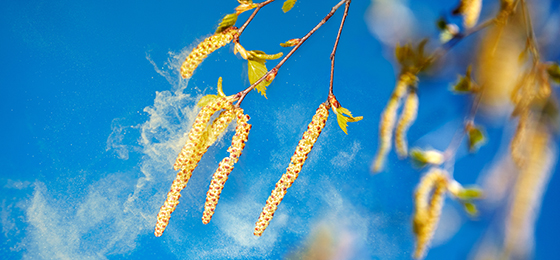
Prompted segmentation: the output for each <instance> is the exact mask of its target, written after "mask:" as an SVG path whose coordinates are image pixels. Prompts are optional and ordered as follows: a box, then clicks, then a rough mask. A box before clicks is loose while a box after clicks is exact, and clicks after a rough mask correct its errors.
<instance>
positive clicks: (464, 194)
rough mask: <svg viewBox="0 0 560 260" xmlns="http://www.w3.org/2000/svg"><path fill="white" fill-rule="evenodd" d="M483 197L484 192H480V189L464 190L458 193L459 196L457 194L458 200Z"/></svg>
mask: <svg viewBox="0 0 560 260" xmlns="http://www.w3.org/2000/svg"><path fill="white" fill-rule="evenodd" d="M483 196H484V192H482V189H480V188H478V187H470V188H464V189H461V191H459V194H457V198H459V199H460V200H475V199H482V197H483Z"/></svg>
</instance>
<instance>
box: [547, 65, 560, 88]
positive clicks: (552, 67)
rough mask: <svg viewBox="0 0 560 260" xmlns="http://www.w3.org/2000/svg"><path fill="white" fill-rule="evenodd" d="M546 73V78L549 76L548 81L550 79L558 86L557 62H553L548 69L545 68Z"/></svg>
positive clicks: (558, 71) (559, 75)
mask: <svg viewBox="0 0 560 260" xmlns="http://www.w3.org/2000/svg"><path fill="white" fill-rule="evenodd" d="M546 71H547V72H548V76H550V79H552V80H553V81H554V82H556V83H557V84H560V66H559V65H558V63H557V62H554V63H552V65H550V66H548V68H546Z"/></svg>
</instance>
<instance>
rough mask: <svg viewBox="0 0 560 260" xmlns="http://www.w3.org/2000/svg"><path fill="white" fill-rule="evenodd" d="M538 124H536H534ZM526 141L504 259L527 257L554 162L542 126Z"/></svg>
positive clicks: (548, 137)
mask: <svg viewBox="0 0 560 260" xmlns="http://www.w3.org/2000/svg"><path fill="white" fill-rule="evenodd" d="M537 124H538V123H537ZM529 135H530V136H528V137H527V140H526V145H527V146H528V147H527V150H528V151H527V158H526V161H525V163H524V165H523V166H522V167H521V170H520V172H519V176H517V180H516V182H515V186H514V187H513V191H512V199H511V207H510V209H509V214H508V216H507V220H506V222H505V241H504V254H505V256H509V257H505V258H504V259H510V258H511V259H521V258H524V257H526V256H527V255H526V254H527V253H528V250H529V244H530V243H531V242H530V241H532V236H533V234H534V227H533V226H534V223H535V221H536V218H537V217H538V212H539V207H540V203H541V201H542V195H543V193H544V192H545V190H546V183H547V182H548V180H549V178H550V171H551V167H552V163H553V160H555V159H556V158H555V157H553V156H554V152H553V150H552V149H550V147H549V143H551V140H550V136H549V133H548V132H547V130H546V129H545V127H544V126H542V125H540V126H539V125H537V126H536V129H535V130H534V131H532V133H530V134H529Z"/></svg>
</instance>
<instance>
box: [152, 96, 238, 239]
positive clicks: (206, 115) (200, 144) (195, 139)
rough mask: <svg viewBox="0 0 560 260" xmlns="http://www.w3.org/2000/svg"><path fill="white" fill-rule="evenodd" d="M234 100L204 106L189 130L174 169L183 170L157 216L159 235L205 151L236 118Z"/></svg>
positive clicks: (222, 100)
mask: <svg viewBox="0 0 560 260" xmlns="http://www.w3.org/2000/svg"><path fill="white" fill-rule="evenodd" d="M232 103H233V100H232V99H231V98H230V97H218V98H216V99H214V100H213V101H211V102H210V103H209V104H208V105H206V106H204V107H203V108H202V109H201V111H200V112H199V113H198V115H197V117H196V119H195V122H194V124H193V126H192V129H191V131H190V133H189V138H188V140H187V143H186V144H185V146H184V147H183V150H182V151H181V152H180V153H179V156H178V157H177V160H176V162H175V170H178V169H180V171H179V173H177V177H175V180H173V183H172V184H171V189H170V190H169V192H168V193H167V198H166V200H165V202H164V203H163V206H161V208H160V210H159V213H158V215H157V223H156V227H155V231H154V234H155V236H156V237H159V236H161V235H162V234H163V231H165V228H166V227H167V225H168V224H169V219H170V218H171V213H173V211H175V208H177V205H178V204H179V198H180V197H181V190H183V189H184V188H185V187H186V185H187V183H188V181H189V179H190V178H191V176H192V172H193V171H194V169H195V168H196V166H197V165H198V162H199V161H200V159H201V158H202V156H203V155H204V153H206V151H207V150H208V147H209V146H210V145H212V143H213V142H214V141H215V140H216V138H217V137H218V136H219V135H220V134H221V133H222V132H223V131H225V129H226V128H227V126H228V125H229V123H230V122H231V120H232V119H233V117H234V114H233V112H231V111H230V110H233V108H232ZM223 108H226V109H227V110H225V111H223V112H222V113H220V115H219V116H218V117H217V118H216V120H214V122H213V123H212V125H210V126H209V127H207V124H208V121H210V117H211V116H212V115H213V114H214V113H215V112H216V111H218V110H220V109H223ZM228 111H229V112H228ZM204 137H206V138H204Z"/></svg>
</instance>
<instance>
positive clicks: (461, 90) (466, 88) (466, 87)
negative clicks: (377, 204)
mask: <svg viewBox="0 0 560 260" xmlns="http://www.w3.org/2000/svg"><path fill="white" fill-rule="evenodd" d="M471 70H472V69H471V66H469V67H468V68H467V73H466V74H465V76H464V77H463V76H460V75H459V80H458V81H457V83H456V84H455V85H454V86H453V87H452V88H451V90H452V91H453V92H455V93H456V94H467V93H471V92H473V90H474V83H473V82H472V79H471Z"/></svg>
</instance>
